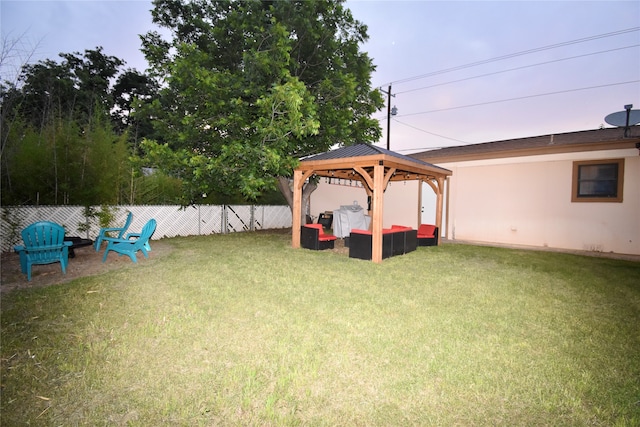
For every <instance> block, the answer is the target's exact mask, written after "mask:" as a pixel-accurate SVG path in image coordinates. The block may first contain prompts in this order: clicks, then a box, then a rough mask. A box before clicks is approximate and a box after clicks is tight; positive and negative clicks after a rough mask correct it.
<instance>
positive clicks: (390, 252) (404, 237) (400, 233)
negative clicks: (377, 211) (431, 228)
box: [349, 225, 418, 260]
mask: <svg viewBox="0 0 640 427" xmlns="http://www.w3.org/2000/svg"><path fill="white" fill-rule="evenodd" d="M417 233H418V231H417V230H413V229H412V228H411V227H405V226H401V225H392V226H391V228H386V229H384V230H382V259H385V258H389V257H391V256H394V255H403V254H406V253H408V252H412V251H415V250H416V248H417V246H418V237H417ZM372 243H373V236H372V234H371V231H368V230H358V229H354V230H351V233H350V234H349V257H350V258H358V259H366V260H370V259H371V258H372V249H371V247H372Z"/></svg>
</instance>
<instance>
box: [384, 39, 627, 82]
mask: <svg viewBox="0 0 640 427" xmlns="http://www.w3.org/2000/svg"><path fill="white" fill-rule="evenodd" d="M638 46H640V44H634V45H630V46H624V47H618V48H613V49H608V50H601V51H599V52H591V53H585V54H583V55H576V56H570V57H568V58H561V59H554V60H552V61H545V62H538V63H536V64H531V65H523V66H521V67H515V68H508V69H506V70H501V71H495V72H492V73H486V74H479V75H477V76H472V77H466V78H464V79H458V80H450V81H448V82H444V83H436V84H433V85H429V86H423V87H419V88H416V89H409V90H405V91H402V92H396V93H395V95H400V94H403V93H410V92H416V91H419V90H424V89H431V88H434V87H438V86H445V85H448V84H453V83H460V82H464V81H467V80H473V79H479V78H482V77H488V76H494V75H496V74H502V73H508V72H510V71H518V70H523V69H526V68H532V67H537V66H540V65H548V64H553V63H556V62H562V61H569V60H572V59H578V58H584V57H587V56H593V55H600V54H603V53H610V52H615V51H618V50H624V49H631V48H634V47H638Z"/></svg>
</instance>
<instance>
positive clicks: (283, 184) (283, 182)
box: [278, 176, 318, 224]
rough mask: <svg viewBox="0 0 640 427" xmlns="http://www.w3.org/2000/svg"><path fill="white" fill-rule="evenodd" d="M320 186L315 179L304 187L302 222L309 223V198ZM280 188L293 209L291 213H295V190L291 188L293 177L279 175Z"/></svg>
mask: <svg viewBox="0 0 640 427" xmlns="http://www.w3.org/2000/svg"><path fill="white" fill-rule="evenodd" d="M317 188H318V183H317V182H315V181H309V182H307V183H306V184H304V186H303V187H302V209H301V211H300V216H301V218H300V224H306V223H307V214H308V212H307V209H308V207H309V200H310V199H311V193H313V192H314V191H316V189H317ZM278 189H280V192H281V193H282V195H283V196H284V198H285V199H286V200H287V203H288V204H289V209H291V213H292V214H293V191H292V190H291V179H289V178H287V177H285V176H279V177H278Z"/></svg>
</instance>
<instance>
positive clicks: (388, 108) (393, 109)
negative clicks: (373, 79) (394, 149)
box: [380, 84, 398, 150]
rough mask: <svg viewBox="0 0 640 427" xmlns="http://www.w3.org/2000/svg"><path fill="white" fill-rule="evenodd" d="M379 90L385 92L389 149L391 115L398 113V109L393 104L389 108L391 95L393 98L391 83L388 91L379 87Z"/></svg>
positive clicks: (389, 147) (388, 148)
mask: <svg viewBox="0 0 640 427" xmlns="http://www.w3.org/2000/svg"><path fill="white" fill-rule="evenodd" d="M380 91H381V92H382V93H386V94H387V150H391V143H390V136H391V116H395V115H396V114H398V109H397V108H396V106H395V105H394V106H393V108H391V97H392V96H393V97H394V98H395V95H392V94H391V84H389V90H388V91H386V92H385V91H384V90H382V88H380Z"/></svg>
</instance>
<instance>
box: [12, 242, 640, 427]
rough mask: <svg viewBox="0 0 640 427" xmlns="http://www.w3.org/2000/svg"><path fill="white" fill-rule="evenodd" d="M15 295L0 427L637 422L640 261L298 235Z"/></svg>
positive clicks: (178, 245) (210, 246)
mask: <svg viewBox="0 0 640 427" xmlns="http://www.w3.org/2000/svg"><path fill="white" fill-rule="evenodd" d="M166 242H167V243H168V244H170V245H172V246H173V247H174V249H173V250H172V251H171V252H170V254H169V255H167V256H163V257H157V258H152V259H150V260H145V261H141V262H140V263H139V264H138V265H133V264H131V265H127V266H126V267H124V268H123V269H121V270H118V271H112V272H109V273H106V274H103V275H101V276H94V277H87V278H83V279H79V280H76V281H73V282H71V283H66V284H62V285H58V286H51V287H48V288H40V289H33V290H22V291H13V292H11V293H9V294H7V295H5V296H4V297H3V299H2V319H1V326H2V371H1V373H2V401H1V406H0V414H1V415H0V416H1V420H0V421H1V422H2V425H7V426H9V425H91V426H95V425H131V426H152V425H153V426H158V425H172V426H173V425H182V426H194V425H205V426H210V425H217V426H218V425H222V426H224V425H234V426H236V425H261V426H263V425H273V426H279V425H305V426H306V425H314V426H316V425H317V426H338V425H343V426H364V425H366V426H394V425H397V426H406V425H421V426H422V425H442V426H451V425H460V426H468V425H474V426H475V425H480V426H482V425H487V426H489V425H491V426H495V425H505V426H513V425H580V426H581V425H596V426H597V425H603V426H605V425H606V426H610V425H618V426H637V425H640V327H639V325H640V263H636V262H630V261H621V260H611V259H604V258H589V257H582V256H576V255H569V254H559V253H550V252H533V251H520V250H509V249H499V248H489V247H474V246H465V245H452V244H447V245H443V246H439V247H430V248H424V247H423V248H419V249H418V250H417V251H415V252H412V253H410V254H407V255H404V256H400V257H394V258H390V259H387V260H385V261H384V262H383V263H382V264H374V263H371V262H367V261H360V260H355V259H349V258H348V257H347V256H346V255H344V254H338V253H335V252H330V251H324V252H314V251H309V250H305V249H292V248H291V247H290V237H289V235H286V234H284V235H283V234H262V233H242V234H233V235H216V236H206V237H193V238H175V239H169V240H166Z"/></svg>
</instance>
